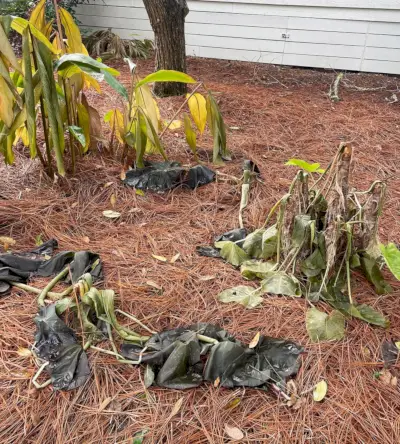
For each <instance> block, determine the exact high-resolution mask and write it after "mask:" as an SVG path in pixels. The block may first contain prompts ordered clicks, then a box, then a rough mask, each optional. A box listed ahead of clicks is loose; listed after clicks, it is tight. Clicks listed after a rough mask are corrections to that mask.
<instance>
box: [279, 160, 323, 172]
mask: <svg viewBox="0 0 400 444" xmlns="http://www.w3.org/2000/svg"><path fill="white" fill-rule="evenodd" d="M285 165H292V166H297V167H299V168H301V169H302V170H304V171H307V172H308V173H324V172H325V170H323V169H322V168H320V166H321V165H320V164H319V163H308V162H306V161H305V160H302V159H289V160H288V161H287V162H286V163H285Z"/></svg>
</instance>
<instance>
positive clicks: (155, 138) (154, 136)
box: [143, 113, 168, 160]
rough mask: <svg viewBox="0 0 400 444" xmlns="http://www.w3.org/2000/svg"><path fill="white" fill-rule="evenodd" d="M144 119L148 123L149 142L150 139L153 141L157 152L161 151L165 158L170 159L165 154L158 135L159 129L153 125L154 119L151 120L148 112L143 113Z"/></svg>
mask: <svg viewBox="0 0 400 444" xmlns="http://www.w3.org/2000/svg"><path fill="white" fill-rule="evenodd" d="M143 117H144V120H145V122H146V125H147V131H146V134H147V137H148V142H149V141H150V142H151V143H152V145H153V146H154V148H155V150H156V152H157V153H160V154H161V155H162V156H163V158H164V160H168V157H167V155H166V154H165V151H164V148H163V146H162V143H161V140H160V138H159V137H158V134H157V131H156V129H155V127H154V126H153V123H152V121H151V120H150V118H149V117H148V116H147V114H145V113H144V114H143Z"/></svg>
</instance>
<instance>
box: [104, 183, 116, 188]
mask: <svg viewBox="0 0 400 444" xmlns="http://www.w3.org/2000/svg"><path fill="white" fill-rule="evenodd" d="M113 183H114V182H107V183H105V184H104V188H108V187H110V186H111V185H112V184H113Z"/></svg>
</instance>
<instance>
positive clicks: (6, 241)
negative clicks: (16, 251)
mask: <svg viewBox="0 0 400 444" xmlns="http://www.w3.org/2000/svg"><path fill="white" fill-rule="evenodd" d="M0 244H3V247H4V249H5V250H6V251H7V250H8V249H9V248H10V247H11V246H13V245H15V244H16V242H15V240H14V239H13V238H12V237H8V236H0Z"/></svg>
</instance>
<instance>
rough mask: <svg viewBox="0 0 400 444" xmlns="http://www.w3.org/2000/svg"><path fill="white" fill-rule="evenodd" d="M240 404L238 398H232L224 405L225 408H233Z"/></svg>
mask: <svg viewBox="0 0 400 444" xmlns="http://www.w3.org/2000/svg"><path fill="white" fill-rule="evenodd" d="M239 404H240V398H235V399H232V401H231V402H230V403H229V404H228V405H227V406H226V408H227V409H235V408H236V407H237V406H238V405H239Z"/></svg>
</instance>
